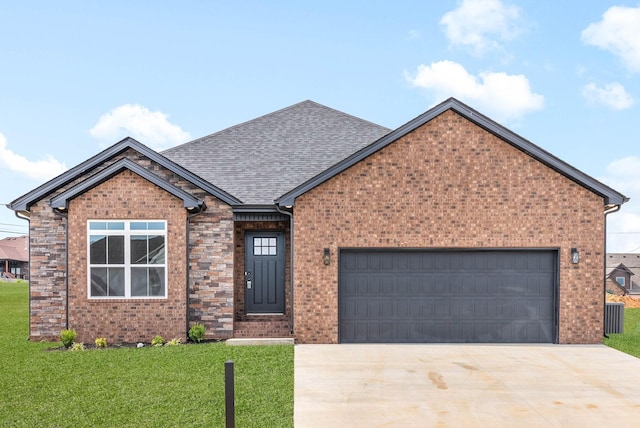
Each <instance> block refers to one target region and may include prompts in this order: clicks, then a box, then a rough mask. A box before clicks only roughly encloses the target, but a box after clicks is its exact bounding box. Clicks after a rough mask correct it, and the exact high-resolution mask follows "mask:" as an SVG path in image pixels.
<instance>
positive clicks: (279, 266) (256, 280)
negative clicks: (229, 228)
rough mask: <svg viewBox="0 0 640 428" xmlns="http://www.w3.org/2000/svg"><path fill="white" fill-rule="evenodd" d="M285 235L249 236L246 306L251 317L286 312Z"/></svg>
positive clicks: (260, 234)
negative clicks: (252, 315)
mask: <svg viewBox="0 0 640 428" xmlns="http://www.w3.org/2000/svg"><path fill="white" fill-rule="evenodd" d="M284 248H285V246H284V233H283V232H246V233H245V272H244V286H245V304H246V311H247V313H250V314H265V313H272V314H282V313H284V278H285V251H284Z"/></svg>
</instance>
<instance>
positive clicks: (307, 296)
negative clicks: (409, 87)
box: [294, 111, 605, 343]
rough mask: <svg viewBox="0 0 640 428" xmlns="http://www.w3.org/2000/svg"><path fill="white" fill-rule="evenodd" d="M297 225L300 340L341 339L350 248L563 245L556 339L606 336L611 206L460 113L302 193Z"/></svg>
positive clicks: (586, 340) (449, 113) (296, 299)
mask: <svg viewBox="0 0 640 428" xmlns="http://www.w3.org/2000/svg"><path fill="white" fill-rule="evenodd" d="M294 229H295V235H294V240H295V242H294V248H295V258H294V265H295V273H294V288H295V289H294V318H295V332H294V333H295V335H296V338H297V340H298V341H299V342H301V343H336V342H337V341H338V301H337V299H338V297H337V296H338V265H339V264H338V260H337V255H338V249H340V248H353V247H363V248H558V249H559V264H560V271H559V302H558V305H559V325H560V328H559V341H560V343H600V342H601V340H602V335H603V304H604V302H603V277H602V275H603V270H602V267H603V265H604V256H605V249H604V213H603V199H602V198H601V197H599V196H597V195H595V194H593V193H591V192H590V191H588V190H586V189H585V188H583V187H581V186H580V185H578V184H576V183H574V182H573V181H571V180H569V179H567V178H566V177H564V176H562V175H560V174H558V173H557V172H555V171H553V170H551V169H550V168H548V167H546V166H544V165H543V164H541V163H539V162H538V161H536V160H534V159H532V158H531V157H530V156H528V155H526V154H525V153H523V152H521V151H519V150H517V149H515V148H514V147H512V146H511V145H509V144H508V143H505V142H504V141H502V140H500V139H499V138H497V137H496V136H494V135H493V134H490V133H488V132H486V131H484V130H482V129H481V128H479V127H477V126H476V125H474V124H473V123H471V122H469V121H467V120H466V119H464V118H463V117H461V116H460V115H458V114H456V113H454V112H452V111H447V112H445V113H443V114H442V115H440V116H438V117H436V118H435V119H433V120H432V121H430V122H429V123H427V124H425V125H423V126H422V127H420V128H418V129H416V130H414V131H413V132H411V133H409V134H407V135H405V136H403V137H402V138H400V139H399V140H397V141H395V142H393V143H392V144H390V145H388V146H387V147H385V148H384V149H382V150H380V151H378V152H377V153H375V154H373V155H371V156H369V157H368V158H366V159H364V160H363V161H361V162H359V163H358V164H356V165H354V166H352V167H351V168H349V169H347V170H345V171H343V172H342V173H341V174H339V175H337V176H335V177H333V178H332V179H331V180H329V181H327V182H325V183H323V184H321V185H320V186H318V187H316V188H314V189H312V190H311V191H309V192H307V193H306V194H304V195H302V196H300V197H299V198H297V200H296V205H295V208H294ZM572 247H576V248H578V249H579V251H580V263H579V264H577V265H574V264H571V256H570V251H571V248H572ZM323 248H330V250H331V254H332V263H331V264H330V265H329V266H325V265H324V264H323V261H322V251H323Z"/></svg>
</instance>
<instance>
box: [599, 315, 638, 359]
mask: <svg viewBox="0 0 640 428" xmlns="http://www.w3.org/2000/svg"><path fill="white" fill-rule="evenodd" d="M604 344H605V345H607V346H610V347H612V348H615V349H617V350H619V351H622V352H626V353H627V354H630V355H633V356H634V357H638V358H640V308H626V309H625V310H624V331H623V332H622V333H621V334H610V335H609V338H608V339H606V338H605V339H604Z"/></svg>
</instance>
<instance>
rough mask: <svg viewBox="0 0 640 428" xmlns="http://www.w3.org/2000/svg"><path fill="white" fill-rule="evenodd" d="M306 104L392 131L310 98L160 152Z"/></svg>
mask: <svg viewBox="0 0 640 428" xmlns="http://www.w3.org/2000/svg"><path fill="white" fill-rule="evenodd" d="M304 104H313V105H315V106H318V107H322V108H324V109H326V110H330V111H333V112H335V113H338V114H340V115H342V116H345V117H348V118H351V119H355V120H357V121H359V122H362V123H364V124H369V125H373V126H376V127H379V128H381V129H387V130H389V131H391V129H390V128H387V127H386V126H382V125H379V124H377V123H374V122H371V121H369V120H366V119H362V118H360V117H357V116H354V115H352V114H349V113H345V112H343V111H340V110H337V109H334V108H331V107H328V106H326V105H324V104H320V103H319V102H316V101H313V100H310V99H306V100H303V101H300V102H297V103H295V104H291V105H290V106H287V107H283V108H281V109H278V110H276V111H272V112H270V113H266V114H263V115H260V116H257V117H254V118H253V119H249V120H246V121H244V122H241V123H238V124H236V125H232V126H229V127H227V128H224V129H220V130H218V131H216V132H212V133H211V134H207V135H205V136H202V137H199V138H196V139H195V140H191V141H187V142H186V143H182V144H179V145H177V146H173V147H171V148H168V149H166V150H163V151H162V152H160V153H162V154H163V155H164V154H165V153H171V152H173V151H174V150H176V149H178V148H181V147H184V146H186V145H188V144H193V143H197V142H200V141H203V140H206V139H209V138H211V137H214V136H216V135H220V134H221V133H223V132H229V131H231V130H234V129H237V128H240V127H243V126H246V125H248V124H250V123H252V122H257V121H259V120H262V119H265V118H267V117H270V116H274V115H277V114H280V113H283V112H286V111H288V110H292V109H294V108H296V107H299V106H301V105H304Z"/></svg>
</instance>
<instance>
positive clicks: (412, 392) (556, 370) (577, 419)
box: [294, 344, 640, 428]
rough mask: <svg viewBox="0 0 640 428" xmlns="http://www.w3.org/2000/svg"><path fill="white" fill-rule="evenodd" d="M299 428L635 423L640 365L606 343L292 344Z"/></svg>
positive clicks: (639, 412) (639, 397)
mask: <svg viewBox="0 0 640 428" xmlns="http://www.w3.org/2000/svg"><path fill="white" fill-rule="evenodd" d="M294 396H295V398H294V399H295V402H294V424H295V426H296V428H301V427H413V426H415V427H514V426H517V427H543V426H545V427H547V426H549V427H602V426H607V427H631V426H638V424H640V360H639V359H637V358H634V357H631V356H629V355H626V354H624V353H622V352H619V351H616V350H614V349H611V348H609V347H606V346H604V345H346V344H345V345H296V347H295V390H294Z"/></svg>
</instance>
